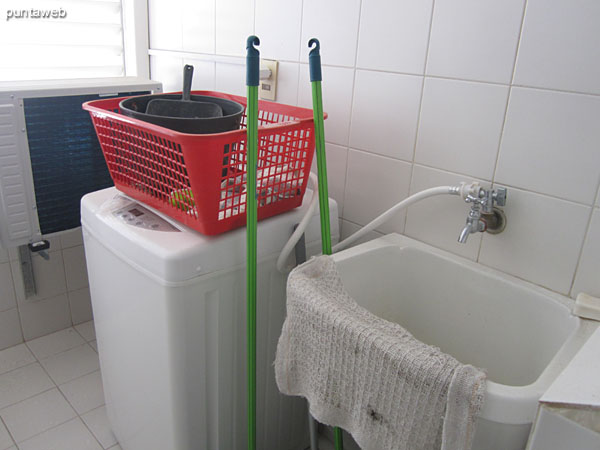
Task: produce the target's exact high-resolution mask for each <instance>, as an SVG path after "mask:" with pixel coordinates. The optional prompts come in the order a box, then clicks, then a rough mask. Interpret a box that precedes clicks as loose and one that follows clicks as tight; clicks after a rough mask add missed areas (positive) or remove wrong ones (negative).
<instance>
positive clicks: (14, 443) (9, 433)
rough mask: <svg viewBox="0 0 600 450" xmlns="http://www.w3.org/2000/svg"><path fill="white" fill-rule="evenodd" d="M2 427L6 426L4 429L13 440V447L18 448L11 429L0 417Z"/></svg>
mask: <svg viewBox="0 0 600 450" xmlns="http://www.w3.org/2000/svg"><path fill="white" fill-rule="evenodd" d="M2 409H4V408H2ZM0 425H4V428H5V429H6V432H7V433H8V435H9V436H10V438H11V439H12V442H13V445H14V446H15V447H16V446H17V440H16V439H15V437H14V436H13V434H12V431H10V429H9V428H8V426H7V425H6V422H5V421H4V419H3V418H2V416H0ZM9 448H10V447H9Z"/></svg>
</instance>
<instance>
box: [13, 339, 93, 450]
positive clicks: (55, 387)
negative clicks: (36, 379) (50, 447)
mask: <svg viewBox="0 0 600 450" xmlns="http://www.w3.org/2000/svg"><path fill="white" fill-rule="evenodd" d="M70 328H73V327H70ZM67 329H68V328H65V330H67ZM73 329H74V330H75V332H76V333H77V334H78V335H79V336H81V338H82V339H83V340H84V341H85V344H87V345H88V346H90V347H91V345H89V343H88V342H87V341H86V339H85V338H84V337H83V336H82V335H81V333H79V331H77V330H76V329H75V328H73ZM51 334H52V333H51ZM85 344H82V345H81V347H83V345H85ZM27 348H29V346H28V347H27ZM74 348H77V346H76V347H72V348H70V349H67V350H64V351H62V352H58V353H55V354H54V355H50V356H55V355H59V354H61V353H64V352H67V351H69V350H72V349H74ZM92 350H94V349H93V348H92ZM29 351H30V352H31V353H32V355H33V357H34V358H35V359H36V362H37V363H38V364H39V365H40V367H41V368H42V370H43V371H44V372H45V373H46V375H47V376H48V378H49V379H50V381H51V382H52V383H54V387H53V388H51V389H47V390H45V391H43V392H40V393H38V394H35V395H32V396H31V397H28V398H27V399H23V400H21V401H20V402H22V401H25V400H28V399H31V398H33V397H35V396H37V395H40V394H43V393H45V392H49V391H51V390H52V389H56V390H57V391H58V392H59V394H60V396H61V397H62V398H63V399H64V400H65V402H66V403H67V404H68V405H69V407H71V409H72V410H73V412H74V413H75V414H76V417H72V418H70V419H68V420H66V421H64V422H62V423H60V424H57V425H55V426H53V427H50V428H48V429H47V430H44V431H41V432H40V433H37V434H35V435H34V436H30V437H29V438H27V439H31V438H33V437H35V436H38V435H40V434H42V433H45V432H47V431H50V430H52V429H54V428H57V427H59V426H61V425H64V424H65V423H67V422H70V421H71V420H74V419H75V418H79V419H80V420H81V422H82V423H83V425H84V427H85V428H86V429H87V430H88V431H89V432H90V433H91V435H92V437H93V438H94V439H95V440H96V441H97V442H98V445H100V448H102V449H104V446H103V445H102V444H101V443H100V442H99V441H98V438H96V435H95V434H94V433H93V432H92V430H90V429H89V427H88V426H87V424H86V423H85V420H83V418H82V415H83V414H87V413H88V412H90V411H93V410H94V409H97V408H100V407H101V406H104V404H102V405H100V406H98V407H97V408H93V409H91V410H90V411H86V412H85V413H83V414H79V411H77V409H76V408H75V406H74V405H73V404H72V403H71V402H70V401H69V399H68V398H67V396H66V395H65V393H64V392H63V391H62V389H61V388H60V386H62V385H65V384H67V383H70V382H72V381H75V380H78V379H80V378H83V377H85V376H87V375H90V374H92V373H94V372H96V370H94V371H92V372H90V373H87V374H84V375H81V376H80V377H77V378H74V379H72V380H69V381H66V382H65V383H62V384H61V385H59V384H58V383H56V382H55V381H54V379H53V378H52V377H51V376H50V374H49V373H48V371H47V370H46V368H45V367H44V365H43V364H42V363H41V360H40V359H38V357H37V356H36V355H35V354H34V353H33V351H31V349H29ZM50 356H48V357H50ZM42 359H45V358H42ZM32 364H33V363H32ZM97 371H98V372H100V369H98V370H97ZM101 376H102V375H101ZM20 402H17V403H13V405H16V404H18V403H20ZM27 439H25V440H27ZM25 440H24V441H25ZM24 441H21V442H24ZM15 442H16V441H15Z"/></svg>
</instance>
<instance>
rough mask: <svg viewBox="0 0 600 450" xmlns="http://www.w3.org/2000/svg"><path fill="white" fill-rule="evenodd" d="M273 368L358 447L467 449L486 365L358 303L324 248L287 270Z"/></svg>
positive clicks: (290, 390)
mask: <svg viewBox="0 0 600 450" xmlns="http://www.w3.org/2000/svg"><path fill="white" fill-rule="evenodd" d="M275 375H276V379H277V385H278V386H279V390H280V391H281V392H283V393H285V394H288V395H299V396H303V397H305V398H307V399H308V401H309V405H310V412H311V414H312V415H313V416H314V417H315V418H316V419H317V420H318V421H320V422H322V423H325V424H327V425H332V426H339V427H341V428H343V429H345V430H346V431H348V432H350V433H351V434H352V436H353V437H354V439H355V440H356V442H357V443H358V444H359V445H360V446H361V448H362V449H364V450H420V449H440V448H441V449H442V450H468V449H470V448H471V442H472V438H473V434H474V423H475V416H476V414H477V413H478V412H479V410H480V408H481V406H482V404H483V396H484V391H485V374H484V372H483V371H481V370H479V369H476V368H474V367H472V366H469V365H464V364H461V363H460V362H458V361H457V360H456V359H454V358H453V357H452V356H450V355H447V354H445V353H443V352H441V351H440V350H439V349H438V348H435V347H431V346H429V345H426V344H424V343H422V342H420V341H418V340H417V339H415V338H414V337H413V336H412V335H411V334H410V333H409V332H408V331H406V330H405V329H404V328H402V327H401V326H400V325H398V324H395V323H391V322H388V321H386V320H383V319H381V318H379V317H377V316H375V315H373V314H371V313H370V312H368V311H367V310H366V309H364V308H362V307H361V306H359V305H358V304H357V303H356V302H355V301H354V300H353V299H352V298H351V297H350V296H349V295H348V293H347V292H346V291H345V289H344V287H343V286H342V282H341V279H340V276H339V273H338V271H337V269H336V266H335V263H334V261H333V259H332V258H331V257H329V256H320V257H318V258H313V259H312V260H310V261H309V262H307V263H305V264H303V265H301V266H299V267H297V268H296V269H295V270H294V271H293V272H292V273H291V274H290V276H289V279H288V285H287V317H286V320H285V323H284V325H283V330H282V334H281V337H280V338H279V344H278V346H277V356H276V360H275Z"/></svg>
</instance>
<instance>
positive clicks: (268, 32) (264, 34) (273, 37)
mask: <svg viewBox="0 0 600 450" xmlns="http://www.w3.org/2000/svg"><path fill="white" fill-rule="evenodd" d="M301 21H302V0H288V1H285V2H282V1H279V0H256V22H255V27H256V30H255V32H256V35H257V36H258V37H259V38H260V47H259V48H260V56H261V58H267V59H277V60H280V59H283V60H286V61H298V56H299V53H300V31H301V30H300V26H301ZM304 45H306V44H304Z"/></svg>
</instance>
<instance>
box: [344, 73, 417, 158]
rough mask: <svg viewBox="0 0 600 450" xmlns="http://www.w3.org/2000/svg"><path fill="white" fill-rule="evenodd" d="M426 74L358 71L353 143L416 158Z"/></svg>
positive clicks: (361, 147) (374, 151) (377, 151)
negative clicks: (421, 75) (416, 137)
mask: <svg viewBox="0 0 600 450" xmlns="http://www.w3.org/2000/svg"><path fill="white" fill-rule="evenodd" d="M422 84H423V80H422V77H417V76H412V75H400V74H392V73H384V72H373V71H367V70H357V71H356V82H355V88H354V102H353V105H352V127H351V129H350V146H351V147H354V148H360V149H362V150H367V151H369V152H373V153H377V154H379V155H383V156H389V157H391V158H399V159H403V160H406V161H412V159H413V151H414V144H415V135H416V130H417V119H418V114H419V102H420V99H421V89H422Z"/></svg>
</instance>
